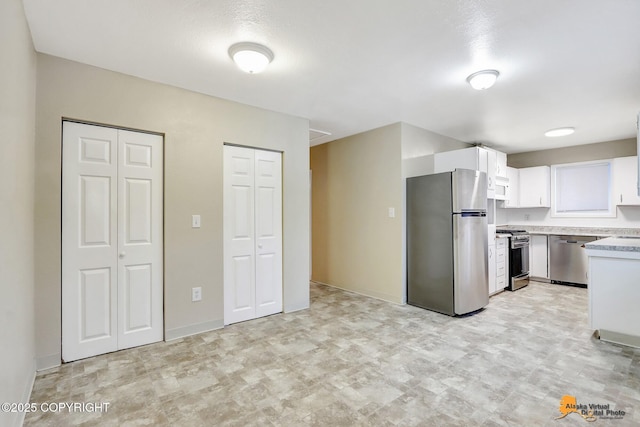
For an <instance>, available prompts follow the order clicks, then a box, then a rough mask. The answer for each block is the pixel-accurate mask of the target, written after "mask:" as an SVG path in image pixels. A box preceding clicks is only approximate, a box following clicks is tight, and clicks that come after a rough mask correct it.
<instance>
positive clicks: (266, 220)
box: [255, 150, 282, 317]
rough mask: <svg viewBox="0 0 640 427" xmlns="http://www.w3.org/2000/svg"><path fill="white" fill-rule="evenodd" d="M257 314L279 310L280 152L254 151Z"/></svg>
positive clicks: (280, 275) (280, 262)
mask: <svg viewBox="0 0 640 427" xmlns="http://www.w3.org/2000/svg"><path fill="white" fill-rule="evenodd" d="M255 183H256V215H255V223H256V298H257V299H256V317H262V316H267V315H270V314H274V313H280V312H281V311H282V155H281V153H276V152H272V151H261V150H256V177H255Z"/></svg>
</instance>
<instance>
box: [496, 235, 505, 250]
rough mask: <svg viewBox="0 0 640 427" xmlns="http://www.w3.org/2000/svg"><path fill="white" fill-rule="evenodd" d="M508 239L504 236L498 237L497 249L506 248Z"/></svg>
mask: <svg viewBox="0 0 640 427" xmlns="http://www.w3.org/2000/svg"><path fill="white" fill-rule="evenodd" d="M507 240H508V239H505V238H504V237H502V238H498V239H496V249H504V248H506V247H507Z"/></svg>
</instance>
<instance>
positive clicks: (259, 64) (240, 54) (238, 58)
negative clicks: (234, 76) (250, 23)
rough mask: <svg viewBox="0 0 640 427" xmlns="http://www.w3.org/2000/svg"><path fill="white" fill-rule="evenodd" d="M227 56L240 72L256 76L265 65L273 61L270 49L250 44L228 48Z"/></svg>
mask: <svg viewBox="0 0 640 427" xmlns="http://www.w3.org/2000/svg"><path fill="white" fill-rule="evenodd" d="M229 56H230V57H231V59H233V62H235V63H236V65H237V66H238V67H239V68H240V69H241V70H242V71H244V72H246V73H249V74H257V73H260V72H262V71H264V69H265V68H267V65H269V63H270V62H271V61H273V52H271V49H269V48H268V47H266V46H263V45H261V44H258V43H251V42H241V43H236V44H234V45H232V46H231V47H230V48H229Z"/></svg>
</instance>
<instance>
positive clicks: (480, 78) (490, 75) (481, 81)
mask: <svg viewBox="0 0 640 427" xmlns="http://www.w3.org/2000/svg"><path fill="white" fill-rule="evenodd" d="M499 75H500V73H499V72H498V70H482V71H477V72H475V73H473V74H471V75H470V76H469V77H467V82H469V84H470V85H471V87H472V88H474V89H475V90H484V89H489V88H490V87H491V86H493V85H494V83H495V82H496V80H498V76H499Z"/></svg>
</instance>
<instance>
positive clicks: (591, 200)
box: [553, 161, 611, 216]
mask: <svg viewBox="0 0 640 427" xmlns="http://www.w3.org/2000/svg"><path fill="white" fill-rule="evenodd" d="M553 169H554V174H553V176H554V178H555V179H554V190H555V206H554V211H555V213H556V214H559V215H568V214H571V213H576V214H582V213H591V214H594V215H598V214H599V213H600V214H603V215H605V216H609V215H610V213H611V195H610V188H611V184H610V181H611V179H610V177H611V162H609V161H604V162H597V163H595V162H591V163H577V164H568V165H555V166H554V167H553Z"/></svg>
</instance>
